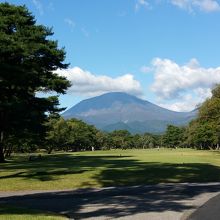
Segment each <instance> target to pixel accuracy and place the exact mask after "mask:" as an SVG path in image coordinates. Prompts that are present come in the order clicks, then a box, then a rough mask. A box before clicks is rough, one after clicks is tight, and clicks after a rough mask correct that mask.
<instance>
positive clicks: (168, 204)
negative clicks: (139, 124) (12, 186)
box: [0, 154, 220, 219]
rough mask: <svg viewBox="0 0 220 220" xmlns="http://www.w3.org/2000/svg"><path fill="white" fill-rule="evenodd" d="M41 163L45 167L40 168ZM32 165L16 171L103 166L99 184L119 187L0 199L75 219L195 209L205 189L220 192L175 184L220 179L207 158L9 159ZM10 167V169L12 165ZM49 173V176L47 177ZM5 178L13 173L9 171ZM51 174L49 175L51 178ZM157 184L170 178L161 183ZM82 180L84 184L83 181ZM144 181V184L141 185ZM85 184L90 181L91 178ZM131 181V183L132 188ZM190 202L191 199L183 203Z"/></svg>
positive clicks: (37, 174)
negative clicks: (176, 160)
mask: <svg viewBox="0 0 220 220" xmlns="http://www.w3.org/2000/svg"><path fill="white" fill-rule="evenodd" d="M39 166H44V167H43V169H44V170H43V171H42V170H40V171H39ZM15 167H16V168H18V167H19V169H24V167H25V168H26V169H27V173H26V174H25V176H23V175H24V173H20V174H19V172H20V171H18V173H17V174H15V175H18V176H19V175H21V176H23V177H24V178H30V179H35V178H37V179H40V180H42V181H47V180H49V178H53V177H54V178H57V177H58V176H59V175H64V174H74V172H75V173H82V172H87V171H91V170H94V169H99V168H101V169H100V172H99V173H97V174H96V175H94V176H93V177H92V178H93V180H94V181H96V182H97V183H98V184H99V185H100V186H103V187H109V186H111V187H112V186H119V187H117V188H104V189H102V190H97V189H88V188H87V189H81V190H75V191H66V192H65V191H64V192H51V193H36V194H34V195H25V196H11V197H5V198H0V203H10V204H12V203H13V204H16V205H18V206H19V205H20V206H25V207H27V208H30V209H39V210H46V211H51V212H57V213H60V214H66V215H68V216H70V217H73V218H74V219H86V218H90V217H101V216H102V217H103V216H106V217H108V218H117V217H127V216H131V215H134V214H139V213H146V212H164V211H167V210H170V211H180V212H183V211H185V210H188V209H191V208H193V205H192V204H191V203H190V201H192V200H193V199H194V198H195V197H196V196H199V195H201V194H202V193H205V192H218V191H219V190H220V185H216V184H213V185H210V186H206V185H199V184H189V185H188V184H170V183H172V182H173V183H176V182H180V183H181V182H191V183H193V182H204V183H205V182H218V181H220V168H219V167H218V166H214V165H211V164H206V163H187V164H184V163H178V164H177V163H175V164H173V163H152V162H140V161H138V160H135V159H132V157H123V156H103V155H101V156H72V155H68V154H67V155H54V156H52V157H48V159H47V160H46V159H45V162H36V163H28V162H27V163H23V164H19V165H18V164H10V169H15ZM8 169H9V168H8ZM44 177H45V180H43V179H42V178H44ZM4 178H13V176H10V175H9V176H5V177H4ZM47 178H48V179H47ZM157 183H169V184H159V185H153V184H157ZM82 185H83V183H82ZM137 185H139V186H137ZM84 186H89V183H88V182H85V183H84ZM128 186H130V187H128ZM184 200H185V201H188V202H184Z"/></svg>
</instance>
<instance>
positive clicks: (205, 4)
mask: <svg viewBox="0 0 220 220" xmlns="http://www.w3.org/2000/svg"><path fill="white" fill-rule="evenodd" d="M170 2H171V4H173V5H175V6H177V7H179V8H182V9H186V10H188V11H190V12H192V11H193V10H194V9H200V10H201V11H205V12H214V11H219V10H220V5H219V2H218V1H217V0H170Z"/></svg>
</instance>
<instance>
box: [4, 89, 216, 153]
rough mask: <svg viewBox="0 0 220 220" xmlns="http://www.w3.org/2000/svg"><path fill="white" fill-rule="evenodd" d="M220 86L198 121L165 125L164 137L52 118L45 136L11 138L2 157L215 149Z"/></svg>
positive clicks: (46, 125)
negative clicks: (16, 154) (59, 152)
mask: <svg viewBox="0 0 220 220" xmlns="http://www.w3.org/2000/svg"><path fill="white" fill-rule="evenodd" d="M219 120H220V85H217V86H216V87H215V88H214V89H213V90H212V97H211V98H209V99H207V100H206V101H205V102H204V103H203V104H202V105H201V106H200V107H199V108H198V117H197V118H196V119H195V120H193V121H191V122H190V123H189V125H188V126H185V127H177V126H174V125H168V126H167V129H166V132H165V133H164V134H149V133H145V134H131V133H129V132H128V131H126V130H116V131H113V132H104V131H100V130H98V129H96V128H95V127H94V126H92V125H89V124H86V123H85V122H83V121H81V120H78V119H69V120H64V119H63V118H62V117H60V116H59V114H51V115H50V116H48V118H47V121H46V122H45V123H44V129H45V134H44V133H43V132H42V134H44V135H42V137H41V138H40V139H36V137H35V135H33V136H32V135H31V134H29V136H26V137H25V138H22V139H18V138H17V137H16V135H11V136H9V138H8V139H7V140H6V144H5V150H4V151H5V155H6V156H9V155H10V154H11V152H14V151H15V152H33V151H36V150H38V149H45V150H47V152H48V153H51V152H52V150H55V151H60V150H62V151H86V150H110V149H147V148H158V149H159V148H160V147H168V148H178V147H184V148H194V149H218V148H219V141H220V126H219Z"/></svg>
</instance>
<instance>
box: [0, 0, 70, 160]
mask: <svg viewBox="0 0 220 220" xmlns="http://www.w3.org/2000/svg"><path fill="white" fill-rule="evenodd" d="M52 35H53V32H52V30H51V29H50V28H47V27H45V26H43V25H38V24H36V20H35V18H34V16H33V15H32V14H31V13H30V12H29V11H28V9H27V8H26V7H25V6H15V5H11V4H8V3H0V162H3V161H4V154H3V148H4V139H5V137H7V136H8V135H9V134H13V135H15V136H18V134H19V136H22V135H23V134H25V133H26V132H23V131H24V130H26V131H27V130H28V132H30V133H33V134H39V133H40V132H41V131H42V124H43V122H44V121H45V119H46V117H47V116H46V113H47V112H58V111H59V110H60V109H59V108H58V104H59V102H58V96H52V97H49V98H40V97H37V96H36V93H37V92H50V91H53V92H56V93H57V94H63V93H65V90H66V89H67V88H68V86H70V82H69V81H67V80H66V78H64V77H61V76H58V75H57V74H55V73H54V71H55V70H57V69H58V68H60V69H65V68H67V67H68V64H65V63H63V62H64V59H65V52H64V49H63V48H62V49H59V48H58V44H57V41H54V40H51V36H52ZM49 37H50V38H49Z"/></svg>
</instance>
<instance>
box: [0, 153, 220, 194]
mask: <svg viewBox="0 0 220 220" xmlns="http://www.w3.org/2000/svg"><path fill="white" fill-rule="evenodd" d="M212 181H220V152H212V151H196V150H189V149H185V150H184V149H180V150H170V149H160V150H159V151H158V150H156V149H153V150H126V151H125V150H112V151H96V152H81V153H69V154H54V155H45V156H43V158H42V160H41V161H32V162H29V161H28V160H27V156H26V157H24V156H18V157H14V158H13V160H11V161H10V162H8V163H6V164H0V191H11V190H37V189H51V190H52V189H70V188H82V187H102V186H126V185H139V184H154V183H160V182H212Z"/></svg>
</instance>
